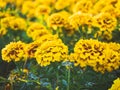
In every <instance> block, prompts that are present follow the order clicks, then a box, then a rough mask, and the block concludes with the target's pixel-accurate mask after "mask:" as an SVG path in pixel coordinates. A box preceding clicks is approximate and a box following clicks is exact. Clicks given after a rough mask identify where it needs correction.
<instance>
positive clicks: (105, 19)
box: [95, 13, 117, 32]
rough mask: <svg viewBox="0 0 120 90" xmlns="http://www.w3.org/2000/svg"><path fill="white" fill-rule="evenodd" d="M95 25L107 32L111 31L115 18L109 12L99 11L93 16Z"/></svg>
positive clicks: (115, 22) (114, 25) (115, 23)
mask: <svg viewBox="0 0 120 90" xmlns="http://www.w3.org/2000/svg"><path fill="white" fill-rule="evenodd" d="M95 20H96V23H95V25H96V26H97V27H99V28H100V30H102V31H105V30H108V31H109V32H111V31H113V30H114V29H115V27H116V25H117V19H116V18H115V17H113V16H111V14H109V13H100V14H98V15H97V16H95Z"/></svg>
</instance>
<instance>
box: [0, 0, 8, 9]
mask: <svg viewBox="0 0 120 90" xmlns="http://www.w3.org/2000/svg"><path fill="white" fill-rule="evenodd" d="M6 4H7V2H5V1H3V0H0V8H4V7H5V6H6Z"/></svg>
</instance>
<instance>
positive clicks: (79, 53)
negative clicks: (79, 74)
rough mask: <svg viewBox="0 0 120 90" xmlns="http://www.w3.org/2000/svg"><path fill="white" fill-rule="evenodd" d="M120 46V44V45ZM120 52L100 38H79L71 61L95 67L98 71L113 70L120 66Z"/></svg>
mask: <svg viewBox="0 0 120 90" xmlns="http://www.w3.org/2000/svg"><path fill="white" fill-rule="evenodd" d="M119 48H120V46H119ZM119 58H120V53H119V52H117V51H115V50H113V49H112V48H111V47H110V45H109V43H103V42H100V41H98V40H92V39H90V40H79V41H78V42H77V43H76V45H75V48H74V53H72V54H71V55H70V61H71V62H74V65H75V66H80V67H82V68H84V67H86V66H90V67H93V69H94V70H95V71H97V72H101V73H104V72H105V71H108V72H111V71H113V70H116V69H118V68H119V66H120V60H119Z"/></svg>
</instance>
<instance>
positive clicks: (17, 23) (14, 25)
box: [9, 17, 27, 30]
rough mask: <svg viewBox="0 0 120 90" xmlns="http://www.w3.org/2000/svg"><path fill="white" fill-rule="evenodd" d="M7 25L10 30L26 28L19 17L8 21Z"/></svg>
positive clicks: (23, 21)
mask: <svg viewBox="0 0 120 90" xmlns="http://www.w3.org/2000/svg"><path fill="white" fill-rule="evenodd" d="M9 23H10V28H11V29H12V30H25V29H26V26H27V25H26V22H25V20H24V19H23V18H19V17H16V18H15V19H13V20H11V21H9Z"/></svg>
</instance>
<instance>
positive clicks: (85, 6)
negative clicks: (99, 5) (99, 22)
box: [73, 0, 93, 13]
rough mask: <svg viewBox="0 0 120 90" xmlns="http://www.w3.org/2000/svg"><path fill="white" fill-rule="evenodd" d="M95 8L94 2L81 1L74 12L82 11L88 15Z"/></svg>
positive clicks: (88, 0) (89, 0)
mask: <svg viewBox="0 0 120 90" xmlns="http://www.w3.org/2000/svg"><path fill="white" fill-rule="evenodd" d="M92 7H93V2H92V0H80V1H79V2H77V3H76V4H75V6H74V8H73V12H74V13H75V12H78V11H81V12H83V13H88V12H89V11H90V10H91V9H92Z"/></svg>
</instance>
